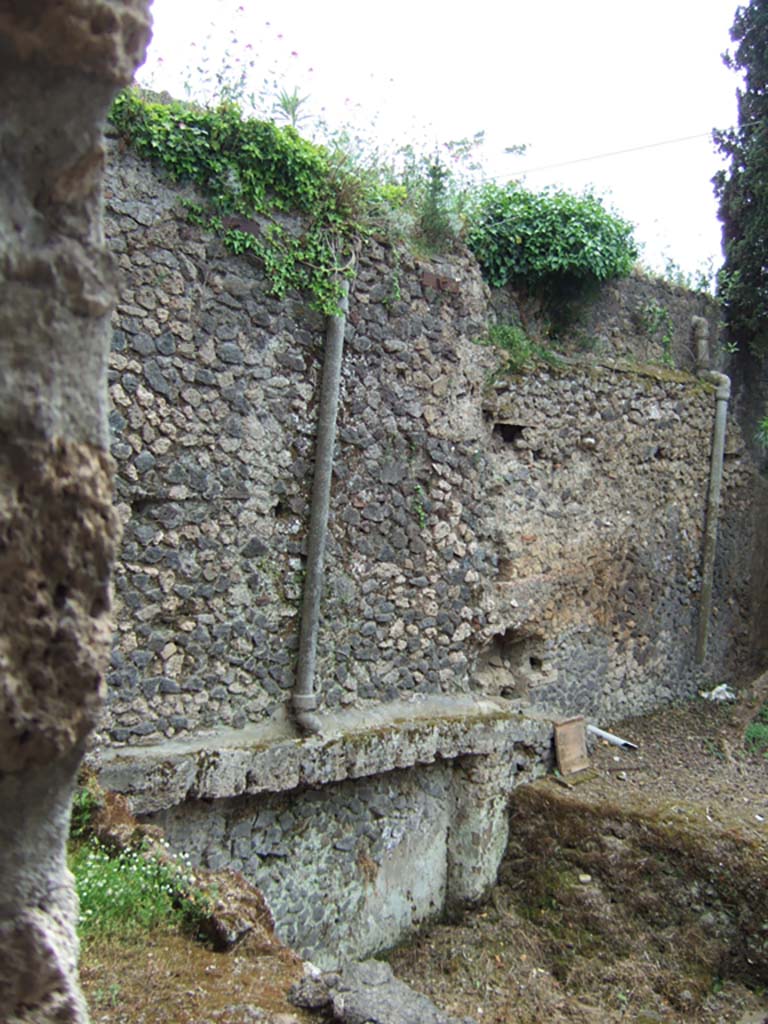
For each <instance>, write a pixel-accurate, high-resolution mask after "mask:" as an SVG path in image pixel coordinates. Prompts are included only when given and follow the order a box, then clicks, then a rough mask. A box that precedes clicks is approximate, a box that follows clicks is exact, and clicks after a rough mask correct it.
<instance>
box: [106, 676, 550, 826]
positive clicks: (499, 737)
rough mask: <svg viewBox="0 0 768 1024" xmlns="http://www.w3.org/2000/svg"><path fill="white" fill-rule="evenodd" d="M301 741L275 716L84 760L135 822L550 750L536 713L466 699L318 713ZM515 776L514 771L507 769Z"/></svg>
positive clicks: (546, 715) (543, 716)
mask: <svg viewBox="0 0 768 1024" xmlns="http://www.w3.org/2000/svg"><path fill="white" fill-rule="evenodd" d="M319 717H320V719H321V721H322V731H321V732H320V733H319V734H318V735H315V736H302V735H301V734H300V733H299V731H298V729H297V728H296V726H295V724H294V723H293V722H292V721H291V720H290V719H289V718H288V716H287V714H285V713H284V714H283V715H282V716H281V717H280V718H279V719H271V720H270V721H269V722H266V723H264V724H251V725H249V726H247V727H246V728H245V729H219V730H216V731H212V732H210V733H207V734H202V733H198V734H195V735H194V736H189V737H181V738H174V739H170V740H166V741H164V742H162V743H153V744H146V745H138V746H131V747H111V748H106V749H103V750H100V751H97V752H94V753H93V754H91V755H90V760H91V763H92V764H93V765H94V766H95V767H96V769H97V771H98V775H99V781H100V783H101V785H102V786H104V788H105V789H108V790H112V791H113V792H117V793H122V794H124V795H125V796H127V797H128V798H129V799H130V801H131V805H132V807H133V811H134V813H136V814H149V813H152V812H155V811H159V810H163V809H165V808H168V807H172V806H174V805H176V804H179V803H182V802H183V801H185V800H195V799H222V798H227V797H234V796H240V795H242V794H256V793H263V792H272V793H277V792H285V791H286V790H290V789H294V788H296V787H297V786H302V785H306V786H318V785H324V784H327V783H331V782H340V781H342V780H343V779H354V778H361V777H363V776H366V775H378V774H380V773H382V772H387V771H393V770H394V769H397V768H409V767H412V766H413V765H417V764H430V763H432V762H433V761H435V760H436V759H437V758H444V759H450V758H456V757H461V756H465V755H489V754H497V755H501V756H502V757H503V756H504V755H508V756H509V758H510V760H511V761H514V758H513V756H512V755H513V751H514V749H515V748H516V747H517V748H521V747H524V748H526V750H528V751H530V753H531V755H533V756H534V757H535V758H537V759H541V760H542V761H543V760H544V759H545V758H546V755H547V752H548V750H549V748H550V745H551V738H552V722H553V715H552V713H551V712H545V711H543V710H541V709H537V708H535V707H534V706H524V707H521V706H519V705H516V704H513V703H511V702H508V701H504V700H498V701H496V700H490V699H478V698H474V697H471V696H459V697H428V698H422V699H416V700H411V701H405V700H403V701H394V702H391V703H389V704H385V705H381V704H378V705H375V706H371V707H366V708H355V709H345V710H343V711H334V712H326V713H325V714H321V715H320V716H319ZM511 767H512V769H513V770H514V765H511Z"/></svg>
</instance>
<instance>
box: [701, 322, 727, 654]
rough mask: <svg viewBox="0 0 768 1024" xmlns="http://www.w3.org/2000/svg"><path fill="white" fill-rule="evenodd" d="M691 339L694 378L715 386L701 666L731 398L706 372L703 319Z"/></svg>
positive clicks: (723, 380)
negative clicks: (694, 354)
mask: <svg viewBox="0 0 768 1024" xmlns="http://www.w3.org/2000/svg"><path fill="white" fill-rule="evenodd" d="M693 335H694V340H695V342H696V364H697V365H696V369H697V371H698V374H699V376H700V377H702V378H703V379H704V380H708V381H711V382H712V383H713V384H715V385H716V391H715V422H714V425H713V428H712V455H711V459H710V469H709V490H708V493H707V510H706V521H705V526H704V549H703V553H702V567H701V594H700V597H699V623H698V630H697V633H696V654H695V657H696V664H697V665H703V664H704V659H705V657H706V655H707V638H708V635H709V622H710V618H711V615H712V585H713V580H714V573H715V553H716V551H717V521H718V516H719V512H720V490H721V486H722V482H723V456H724V453H725V428H726V422H727V418H728V399H729V398H730V395H731V381H730V378H729V377H727V376H726V375H725V374H724V373H715V371H714V370H710V369H709V368H708V365H709V345H708V337H709V324H708V323H707V321H706V320H705V319H704V318H703V317H694V318H693Z"/></svg>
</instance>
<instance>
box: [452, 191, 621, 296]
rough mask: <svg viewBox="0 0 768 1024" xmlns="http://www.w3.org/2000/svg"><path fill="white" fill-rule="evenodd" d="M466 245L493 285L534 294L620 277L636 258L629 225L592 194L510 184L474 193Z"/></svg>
mask: <svg viewBox="0 0 768 1024" xmlns="http://www.w3.org/2000/svg"><path fill="white" fill-rule="evenodd" d="M467 243H468V245H469V248H470V249H471V250H472V252H473V253H474V254H475V256H476V257H477V259H478V261H479V262H480V266H481V267H482V270H483V273H484V275H485V277H486V278H487V280H488V282H489V283H490V284H491V285H493V286H494V287H503V286H504V285H507V284H512V285H518V286H520V285H522V286H524V287H526V288H528V289H530V290H533V291H542V292H549V291H552V290H554V289H556V288H558V287H562V286H566V287H570V286H571V285H573V284H576V285H578V284H583V285H589V284H591V283H594V282H596V281H605V280H607V279H609V278H611V277H621V276H623V275H626V274H628V273H629V272H630V270H631V269H632V266H633V265H634V263H635V260H636V259H637V248H636V246H635V243H634V240H633V238H632V225H631V224H629V223H628V222H627V221H624V220H622V219H621V218H620V217H617V216H615V215H614V214H612V213H610V212H609V211H608V210H606V208H605V207H604V206H603V204H602V202H601V200H600V199H599V198H597V197H596V196H594V195H592V194H590V193H588V192H587V193H584V194H583V195H573V194H571V193H569V192H561V191H554V190H549V189H546V190H544V191H542V192H529V191H528V190H527V189H525V188H523V187H522V186H521V185H519V184H517V183H516V182H510V183H509V184H508V185H494V184H488V185H485V186H483V187H482V188H481V189H480V190H479V191H478V193H477V196H476V199H475V204H474V208H473V210H472V214H471V217H470V221H469V227H468V231H467Z"/></svg>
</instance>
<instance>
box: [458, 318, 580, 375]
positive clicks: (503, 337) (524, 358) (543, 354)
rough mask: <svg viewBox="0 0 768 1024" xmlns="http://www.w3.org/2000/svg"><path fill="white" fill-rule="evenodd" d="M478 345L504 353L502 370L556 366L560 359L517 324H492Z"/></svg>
mask: <svg viewBox="0 0 768 1024" xmlns="http://www.w3.org/2000/svg"><path fill="white" fill-rule="evenodd" d="M476 343H477V344H478V345H493V346H494V347H495V348H498V349H500V350H501V351H502V352H503V353H504V357H505V361H504V366H503V372H506V373H524V372H525V371H527V370H534V369H536V367H537V366H542V365H546V366H558V365H560V364H561V363H562V360H561V359H560V357H559V356H558V355H557V353H556V352H553V351H552V349H551V348H549V347H548V346H547V345H545V344H543V343H541V342H539V341H536V340H535V339H534V338H531V337H530V336H529V335H528V334H526V333H525V331H524V330H523V328H522V327H519V326H518V325H517V324H493V325H492V326H491V327H489V328H488V331H487V332H486V334H485V335H484V336H483V337H482V338H478V339H477V342H476Z"/></svg>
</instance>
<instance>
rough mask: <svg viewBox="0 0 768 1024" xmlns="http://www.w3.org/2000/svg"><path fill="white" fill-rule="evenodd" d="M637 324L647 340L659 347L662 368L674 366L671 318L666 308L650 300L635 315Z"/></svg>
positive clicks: (654, 300)
mask: <svg viewBox="0 0 768 1024" xmlns="http://www.w3.org/2000/svg"><path fill="white" fill-rule="evenodd" d="M636 319H637V324H638V327H639V329H640V330H641V331H643V332H644V333H645V334H646V335H647V336H648V338H649V339H650V340H651V341H653V342H656V343H658V344H659V345H660V346H661V363H662V365H663V366H674V365H675V359H674V355H673V354H672V337H673V330H674V325H673V323H672V317H671V315H670V312H669V310H668V309H667V308H666V306H662V305H661V304H660V303H659V302H657V300H656V299H652V300H651V301H650V302H646V304H645V305H644V306H643V307H642V308H641V309H640V310H639V312H638V313H637V317H636Z"/></svg>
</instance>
